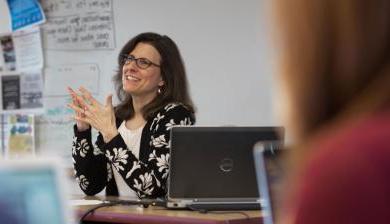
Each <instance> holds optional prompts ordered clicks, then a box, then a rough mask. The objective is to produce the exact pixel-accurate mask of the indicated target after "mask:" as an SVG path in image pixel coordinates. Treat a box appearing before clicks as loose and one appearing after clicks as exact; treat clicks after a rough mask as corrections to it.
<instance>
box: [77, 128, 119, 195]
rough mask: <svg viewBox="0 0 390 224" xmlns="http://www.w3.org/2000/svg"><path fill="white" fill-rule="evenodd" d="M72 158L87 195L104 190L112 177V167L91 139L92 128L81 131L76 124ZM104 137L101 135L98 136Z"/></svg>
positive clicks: (81, 185) (78, 178)
mask: <svg viewBox="0 0 390 224" xmlns="http://www.w3.org/2000/svg"><path fill="white" fill-rule="evenodd" d="M74 135H75V136H74V137H73V145H72V158H73V166H74V171H75V176H76V180H77V182H78V184H79V186H80V188H81V190H82V191H84V193H85V194H87V195H95V194H97V193H99V192H100V191H102V190H103V189H104V188H105V187H106V185H107V182H108V181H109V179H110V178H111V177H112V172H110V171H111V167H110V166H109V163H108V161H107V159H106V157H105V156H104V154H103V152H102V151H101V150H100V148H99V147H98V146H97V145H95V146H94V145H93V144H92V141H91V128H90V129H88V130H86V131H82V132H79V131H78V130H77V127H76V125H75V126H74ZM100 138H102V137H101V135H99V137H98V141H97V142H101V140H100V141H99V139H100Z"/></svg>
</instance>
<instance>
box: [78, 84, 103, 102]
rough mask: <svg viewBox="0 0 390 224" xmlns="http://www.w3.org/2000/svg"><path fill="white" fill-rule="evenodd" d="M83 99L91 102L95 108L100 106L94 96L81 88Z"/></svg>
mask: <svg viewBox="0 0 390 224" xmlns="http://www.w3.org/2000/svg"><path fill="white" fill-rule="evenodd" d="M79 90H80V92H81V94H82V97H83V98H85V99H86V100H87V101H88V102H90V103H91V104H92V105H93V106H100V103H99V102H98V101H97V100H96V99H95V98H94V97H93V96H92V94H91V93H90V92H89V91H88V90H87V89H86V88H84V87H80V88H79Z"/></svg>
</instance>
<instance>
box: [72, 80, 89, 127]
mask: <svg viewBox="0 0 390 224" xmlns="http://www.w3.org/2000/svg"><path fill="white" fill-rule="evenodd" d="M68 92H69V95H70V97H71V98H72V103H70V104H68V107H70V108H71V109H73V111H74V112H75V116H74V119H75V120H76V126H77V130H78V131H85V130H87V129H88V128H89V124H88V123H87V122H84V121H81V120H78V119H76V117H84V116H85V115H84V113H83V112H82V111H83V110H84V107H83V106H82V102H81V101H79V99H78V98H79V95H78V94H77V93H76V92H75V91H74V90H73V89H72V88H70V87H68Z"/></svg>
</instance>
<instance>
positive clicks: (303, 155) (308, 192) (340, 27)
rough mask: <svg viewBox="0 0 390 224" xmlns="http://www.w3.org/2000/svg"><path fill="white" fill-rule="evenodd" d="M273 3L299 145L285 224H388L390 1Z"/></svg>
mask: <svg viewBox="0 0 390 224" xmlns="http://www.w3.org/2000/svg"><path fill="white" fill-rule="evenodd" d="M274 3H276V4H275V5H273V6H274V7H275V8H274V10H275V11H274V12H276V17H275V18H276V19H277V23H278V24H277V25H278V29H279V30H277V34H278V38H279V39H278V41H280V42H279V44H280V47H281V58H280V59H281V63H280V68H282V70H283V71H282V72H281V73H280V75H281V77H280V78H281V79H280V80H281V82H282V83H281V87H282V88H283V90H285V92H282V94H285V95H284V96H285V97H286V98H285V99H287V100H286V102H287V103H288V105H287V110H286V111H284V112H285V114H286V115H287V116H286V118H287V127H288V130H289V131H291V134H292V138H293V139H294V143H295V147H293V148H294V149H293V150H292V159H291V165H292V166H293V170H294V171H293V172H292V173H291V175H290V179H289V181H288V182H289V185H288V186H293V187H292V188H291V187H289V190H288V192H287V197H286V200H285V206H284V207H283V209H282V211H280V212H279V219H278V220H279V223H304V224H305V223H308V224H309V223H310V224H321V223H324V224H325V223H326V224H330V223H332V224H335V223H336V224H337V223H354V224H356V223H390V1H388V0H370V1H367V0H343V1H338V0H317V1H313V0H296V1H288V0H277V1H276V2H274ZM286 186H287V185H286Z"/></svg>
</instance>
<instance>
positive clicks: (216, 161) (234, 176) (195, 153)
mask: <svg viewBox="0 0 390 224" xmlns="http://www.w3.org/2000/svg"><path fill="white" fill-rule="evenodd" d="M282 132H283V130H282V128H279V127H174V128H172V131H171V159H170V177H169V183H168V185H169V192H168V196H169V198H172V199H177V198H180V199H213V198H218V199H220V198H229V199H234V198H237V199H242V198H258V197H259V194H258V190H257V183H256V174H255V170H254V169H255V168H254V161H253V151H252V149H253V145H254V144H255V143H256V142H258V141H261V140H267V141H275V140H279V139H280V136H281V134H283V133H282Z"/></svg>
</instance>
